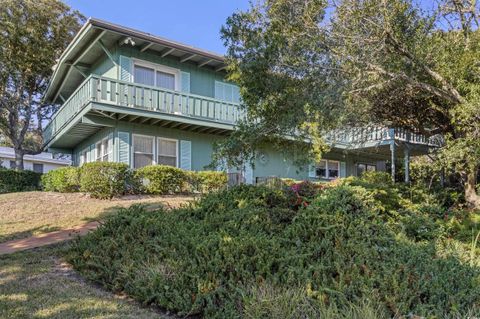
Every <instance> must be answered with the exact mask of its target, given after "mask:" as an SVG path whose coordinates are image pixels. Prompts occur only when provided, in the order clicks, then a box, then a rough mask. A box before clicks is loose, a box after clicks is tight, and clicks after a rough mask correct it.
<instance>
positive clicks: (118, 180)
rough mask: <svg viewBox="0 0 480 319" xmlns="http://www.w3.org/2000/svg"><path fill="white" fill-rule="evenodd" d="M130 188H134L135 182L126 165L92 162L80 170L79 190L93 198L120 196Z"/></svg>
mask: <svg viewBox="0 0 480 319" xmlns="http://www.w3.org/2000/svg"><path fill="white" fill-rule="evenodd" d="M132 188H135V182H134V181H133V180H132V173H131V171H130V169H129V168H128V165H127V164H124V163H111V162H92V163H86V164H84V165H83V166H82V167H81V168H80V190H81V191H82V192H87V193H89V194H90V196H92V197H94V198H101V199H109V198H112V197H116V196H121V195H124V194H125V193H127V192H128V191H130V190H131V189H132Z"/></svg>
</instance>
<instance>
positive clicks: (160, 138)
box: [155, 136, 180, 167]
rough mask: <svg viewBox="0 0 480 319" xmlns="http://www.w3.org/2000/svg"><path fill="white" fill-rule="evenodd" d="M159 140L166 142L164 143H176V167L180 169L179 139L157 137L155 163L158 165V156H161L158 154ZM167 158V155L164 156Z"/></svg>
mask: <svg viewBox="0 0 480 319" xmlns="http://www.w3.org/2000/svg"><path fill="white" fill-rule="evenodd" d="M159 140H164V141H171V142H175V167H178V164H179V160H178V158H179V156H180V151H179V148H178V145H179V143H178V140H177V139H174V138H167V137H161V136H157V137H156V141H155V142H156V144H155V162H156V163H158V156H159V155H160V154H159V153H158V142H159ZM164 156H165V155H164ZM166 156H169V155H166Z"/></svg>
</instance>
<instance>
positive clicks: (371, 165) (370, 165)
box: [355, 162, 377, 177]
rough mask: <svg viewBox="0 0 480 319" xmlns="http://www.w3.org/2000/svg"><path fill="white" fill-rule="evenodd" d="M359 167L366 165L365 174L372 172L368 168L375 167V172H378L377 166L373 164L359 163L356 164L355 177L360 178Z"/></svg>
mask: <svg viewBox="0 0 480 319" xmlns="http://www.w3.org/2000/svg"><path fill="white" fill-rule="evenodd" d="M359 165H365V171H364V172H370V171H369V170H368V167H374V168H375V169H374V170H373V171H374V172H376V171H377V164H372V163H366V162H359V163H355V175H356V176H357V177H359V176H360V175H359V174H358V166H359Z"/></svg>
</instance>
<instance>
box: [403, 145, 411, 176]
mask: <svg viewBox="0 0 480 319" xmlns="http://www.w3.org/2000/svg"><path fill="white" fill-rule="evenodd" d="M403 152H404V156H405V183H410V149H409V148H408V145H405V149H404V151H403Z"/></svg>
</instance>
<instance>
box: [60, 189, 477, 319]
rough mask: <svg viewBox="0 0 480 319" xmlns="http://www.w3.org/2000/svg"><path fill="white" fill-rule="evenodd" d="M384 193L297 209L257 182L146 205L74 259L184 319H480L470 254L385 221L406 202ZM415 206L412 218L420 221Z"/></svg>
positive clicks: (98, 234) (395, 220)
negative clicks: (192, 318)
mask: <svg viewBox="0 0 480 319" xmlns="http://www.w3.org/2000/svg"><path fill="white" fill-rule="evenodd" d="M377 191H378V190H375V189H374V188H367V187H363V186H359V185H355V186H353V185H339V186H337V187H328V188H326V189H324V190H322V191H320V193H319V194H318V195H317V196H316V197H315V198H314V199H313V200H312V202H311V204H310V205H309V206H308V207H306V208H300V209H298V211H295V210H293V209H291V208H290V203H289V200H288V196H287V195H286V194H285V192H283V191H281V190H275V189H269V188H266V187H254V186H247V185H242V186H239V187H234V188H232V189H228V190H224V191H221V192H214V193H211V194H208V195H206V196H204V197H203V198H202V199H201V200H200V201H198V202H197V203H196V204H195V205H192V206H191V207H184V208H181V209H177V210H175V211H173V212H168V213H166V211H163V210H159V211H157V212H150V211H149V212H147V211H145V210H144V209H143V208H142V207H139V206H137V207H133V208H130V209H125V210H122V211H121V212H120V213H119V214H117V215H115V216H112V217H111V218H110V219H108V220H107V221H106V222H105V223H104V224H103V225H102V226H100V227H99V228H98V229H97V230H96V231H95V232H92V233H90V234H88V235H87V236H85V237H82V238H80V239H78V240H76V241H75V242H74V243H73V246H72V250H71V251H70V253H69V256H68V260H69V261H70V262H72V263H73V265H74V267H75V268H76V269H78V270H80V271H81V272H82V273H83V274H85V275H86V276H87V277H88V278H90V279H92V280H95V281H96V282H99V283H101V284H103V285H105V286H107V287H108V288H110V289H112V290H115V291H124V292H126V293H127V294H129V295H130V296H132V297H134V298H136V299H137V300H139V301H142V302H144V303H147V304H155V305H159V306H161V307H164V308H167V309H169V310H173V311H175V312H177V313H180V314H182V315H186V314H189V315H195V314H199V315H202V316H203V317H207V318H242V317H249V316H250V317H262V318H263V317H265V318H276V317H277V316H280V317H282V316H285V317H289V316H291V317H308V316H312V317H323V316H322V314H324V313H325V311H328V312H329V313H330V311H332V312H333V314H334V315H335V314H336V313H335V311H338V312H341V313H340V314H342V313H343V314H344V316H346V317H348V315H347V314H348V313H350V314H351V316H358V317H361V318H363V317H365V316H370V315H368V314H371V316H372V317H376V316H382V317H401V316H412V317H414V316H425V317H436V318H443V317H463V316H466V315H467V314H472V313H476V312H477V313H478V312H479V311H480V285H478V278H480V277H479V276H480V269H479V268H478V267H477V266H472V265H473V264H472V263H471V258H475V255H474V254H473V257H469V256H471V255H469V254H468V253H467V251H468V245H465V246H466V247H467V248H465V246H462V245H460V243H458V242H456V241H455V244H452V243H453V242H454V241H453V240H452V239H449V240H446V239H443V237H442V236H438V237H436V236H437V235H436V234H435V232H432V233H429V234H428V236H425V235H426V232H424V231H423V230H422V231H421V232H418V231H417V226H418V225H419V223H418V222H417V221H414V220H405V219H404V218H403V216H402V214H393V213H391V212H390V214H385V212H386V207H404V204H403V201H404V199H403V198H402V197H401V193H400V192H399V191H398V190H396V189H395V190H392V191H391V192H392V193H398V194H399V196H398V197H396V199H398V200H399V202H398V203H397V204H395V205H393V204H388V205H387V204H385V203H382V200H384V198H383V197H379V196H377ZM413 204H414V205H409V206H411V207H412V211H411V212H409V214H414V213H415V214H421V212H420V211H413V208H415V207H416V206H415V205H417V204H418V203H413ZM412 216H413V215H412ZM404 221H405V222H406V224H404ZM420 224H421V223H420ZM420 226H421V225H420ZM429 228H434V225H429V227H428V228H427V231H429V230H428V229H429ZM427 238H429V241H425V239H427ZM262 296H264V297H262ZM367 301H368V302H367ZM352 309H356V310H355V311H359V313H358V314H356V313H355V312H352ZM324 316H326V315H324Z"/></svg>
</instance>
